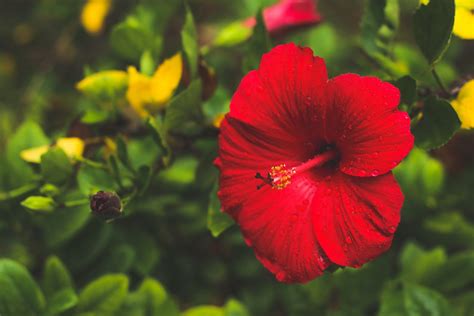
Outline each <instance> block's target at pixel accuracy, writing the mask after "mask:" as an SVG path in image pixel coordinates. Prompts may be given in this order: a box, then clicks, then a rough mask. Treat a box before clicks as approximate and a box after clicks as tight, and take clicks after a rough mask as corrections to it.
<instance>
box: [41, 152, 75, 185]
mask: <svg viewBox="0 0 474 316" xmlns="http://www.w3.org/2000/svg"><path fill="white" fill-rule="evenodd" d="M72 173H73V168H72V164H71V162H70V161H69V158H68V157H67V156H66V154H65V153H64V151H63V150H62V149H61V148H59V147H53V148H51V149H50V150H49V151H48V152H47V153H45V154H44V155H43V156H41V174H42V175H43V178H44V179H45V180H46V181H47V182H50V183H53V184H64V183H65V182H66V181H67V180H68V179H69V178H70V177H71V175H72Z"/></svg>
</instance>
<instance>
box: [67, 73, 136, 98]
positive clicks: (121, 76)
mask: <svg viewBox="0 0 474 316" xmlns="http://www.w3.org/2000/svg"><path fill="white" fill-rule="evenodd" d="M127 84H128V74H127V73H126V72H125V71H120V70H105V71H99V72H97V73H94V74H92V75H89V76H87V77H85V78H84V79H82V80H81V81H79V82H78V83H77V84H76V88H77V90H79V91H81V92H82V93H84V94H85V95H88V96H92V97H101V96H103V97H117V96H119V95H120V94H121V93H123V91H125V89H126V88H127Z"/></svg>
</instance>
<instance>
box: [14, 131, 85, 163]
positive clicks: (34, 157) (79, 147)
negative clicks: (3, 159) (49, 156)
mask: <svg viewBox="0 0 474 316" xmlns="http://www.w3.org/2000/svg"><path fill="white" fill-rule="evenodd" d="M56 146H57V147H59V148H61V149H62V150H63V151H64V153H65V154H66V155H67V156H68V157H69V158H70V159H71V160H75V159H77V158H80V157H82V154H83V152H84V147H85V143H84V141H83V140H82V139H80V138H77V137H64V138H60V139H58V140H57V141H56ZM50 147H51V146H48V145H44V146H39V147H34V148H30V149H25V150H22V151H21V152H20V157H21V158H22V159H23V160H25V161H27V162H32V163H40V162H41V156H43V155H44V154H45V153H47V152H48V150H49V148H50Z"/></svg>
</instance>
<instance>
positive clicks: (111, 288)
mask: <svg viewBox="0 0 474 316" xmlns="http://www.w3.org/2000/svg"><path fill="white" fill-rule="evenodd" d="M127 292H128V278H127V276H125V275H122V274H109V275H105V276H102V277H100V278H99V279H97V280H95V281H93V282H91V283H89V284H88V285H87V286H86V288H85V289H84V290H83V291H82V292H81V294H80V295H79V303H78V305H77V311H78V312H82V313H94V314H97V315H104V316H105V315H113V313H114V312H115V311H117V310H118V309H119V308H120V305H121V304H122V302H123V300H124V299H125V297H126V295H127Z"/></svg>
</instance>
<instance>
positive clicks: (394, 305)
mask: <svg viewBox="0 0 474 316" xmlns="http://www.w3.org/2000/svg"><path fill="white" fill-rule="evenodd" d="M378 316H409V314H408V313H407V311H406V309H405V305H404V301H403V288H402V284H400V283H399V282H388V283H387V284H386V285H385V287H384V289H383V291H382V297H381V303H380V309H379V313H378Z"/></svg>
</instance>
